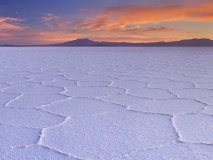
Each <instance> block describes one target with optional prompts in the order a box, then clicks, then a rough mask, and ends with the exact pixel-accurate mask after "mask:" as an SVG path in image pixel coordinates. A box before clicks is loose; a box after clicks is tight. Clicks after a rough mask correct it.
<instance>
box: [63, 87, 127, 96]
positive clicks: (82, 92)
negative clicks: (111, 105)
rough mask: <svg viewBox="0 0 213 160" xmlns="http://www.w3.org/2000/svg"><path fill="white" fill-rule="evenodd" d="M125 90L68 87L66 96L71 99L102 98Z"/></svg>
mask: <svg viewBox="0 0 213 160" xmlns="http://www.w3.org/2000/svg"><path fill="white" fill-rule="evenodd" d="M123 92H124V89H120V88H114V87H66V91H65V92H63V94H64V95H67V96H71V97H91V98H96V97H102V96H108V95H114V94H117V93H123Z"/></svg>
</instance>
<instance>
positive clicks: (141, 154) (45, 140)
mask: <svg viewBox="0 0 213 160" xmlns="http://www.w3.org/2000/svg"><path fill="white" fill-rule="evenodd" d="M212 61H213V48H128V47H126V48H119V47H115V48H113V47H112V48H102V47H100V48H93V47H90V48H87V47H83V48H77V47H76V48H75V47H74V48H66V47H58V48H57V47H52V48H51V47H43V48H42V47H35V48H33V47H27V48H22V47H19V48H12V47H11V48H9V47H8V48H3V47H1V48H0V160H183V159H184V160H212V159H213V125H212V124H213V63H212Z"/></svg>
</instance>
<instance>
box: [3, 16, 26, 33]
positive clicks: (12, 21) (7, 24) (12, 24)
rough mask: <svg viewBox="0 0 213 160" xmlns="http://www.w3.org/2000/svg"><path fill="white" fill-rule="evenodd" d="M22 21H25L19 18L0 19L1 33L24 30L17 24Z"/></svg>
mask: <svg viewBox="0 0 213 160" xmlns="http://www.w3.org/2000/svg"><path fill="white" fill-rule="evenodd" d="M21 21H23V20H21V19H18V18H9V17H0V32H1V33H3V32H8V31H19V30H23V29H24V27H23V26H19V25H17V22H21Z"/></svg>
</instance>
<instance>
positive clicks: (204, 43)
mask: <svg viewBox="0 0 213 160" xmlns="http://www.w3.org/2000/svg"><path fill="white" fill-rule="evenodd" d="M0 46H3V47H11V46H13V47H20V46H70V47H89V46H90V47H213V40H211V39H208V38H203V39H197V38H195V39H186V40H180V41H171V42H148V43H130V42H105V41H101V42H99V41H93V40H90V39H88V38H82V39H76V40H73V41H68V42H64V43H58V44H49V45H0Z"/></svg>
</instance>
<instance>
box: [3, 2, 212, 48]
mask: <svg viewBox="0 0 213 160" xmlns="http://www.w3.org/2000/svg"><path fill="white" fill-rule="evenodd" d="M212 28H213V1H212V0H0V44H16V45H22V44H54V43H61V42H66V41H71V40H75V39H79V38H89V39H92V40H95V41H112V42H156V41H175V40H181V39H191V38H210V39H213V29H212Z"/></svg>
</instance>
